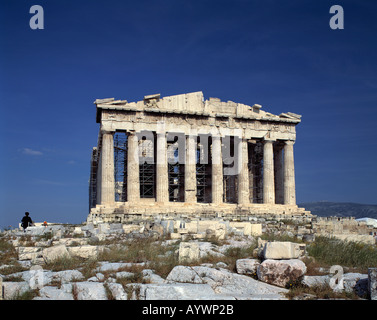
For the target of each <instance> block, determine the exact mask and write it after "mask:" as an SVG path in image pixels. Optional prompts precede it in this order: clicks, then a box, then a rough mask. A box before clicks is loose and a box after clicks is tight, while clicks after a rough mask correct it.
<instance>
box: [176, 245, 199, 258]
mask: <svg viewBox="0 0 377 320" xmlns="http://www.w3.org/2000/svg"><path fill="white" fill-rule="evenodd" d="M178 260H179V261H180V262H182V261H195V260H199V244H198V243H197V242H181V243H180V245H179V257H178Z"/></svg>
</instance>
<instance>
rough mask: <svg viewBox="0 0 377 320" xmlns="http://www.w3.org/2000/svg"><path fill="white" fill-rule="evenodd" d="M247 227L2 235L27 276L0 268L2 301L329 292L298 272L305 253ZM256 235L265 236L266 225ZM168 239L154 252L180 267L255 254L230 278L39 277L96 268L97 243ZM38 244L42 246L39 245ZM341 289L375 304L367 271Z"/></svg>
mask: <svg viewBox="0 0 377 320" xmlns="http://www.w3.org/2000/svg"><path fill="white" fill-rule="evenodd" d="M254 222H255V221H253V222H252V223H251V222H239V223H236V222H227V221H225V222H224V221H217V220H215V221H212V223H209V222H208V221H203V222H202V223H200V222H199V220H198V221H195V222H189V223H187V222H186V223H182V221H178V222H177V221H175V220H161V221H160V223H141V222H140V223H138V224H129V225H125V224H120V223H119V224H112V223H100V224H97V225H94V224H86V225H83V226H64V225H57V226H48V227H30V228H28V229H27V232H26V233H24V232H23V231H20V230H17V229H15V230H11V231H7V232H6V233H3V236H4V235H5V236H6V237H8V239H9V241H10V242H11V243H12V244H13V246H14V248H15V249H16V252H17V255H18V260H17V264H18V265H19V266H22V267H23V268H31V269H30V270H26V271H21V272H14V273H11V274H7V275H2V274H1V272H2V270H6V268H8V267H10V266H8V265H4V266H1V269H0V279H1V281H0V284H1V282H2V285H0V288H2V290H3V295H2V297H3V298H4V299H14V298H17V297H19V296H21V295H22V294H24V293H27V292H28V291H30V290H35V289H36V288H37V289H38V296H37V297H35V298H34V299H35V300H108V299H109V298H111V299H115V300H130V299H145V300H188V299H189V300H197V299H198V300H235V299H237V300H239V299H243V300H286V299H287V297H286V295H285V294H286V293H287V292H288V290H287V289H286V288H287V287H288V286H289V285H290V284H294V283H297V282H300V283H302V284H303V285H305V286H308V287H311V286H317V285H326V284H329V281H330V278H331V276H329V275H323V276H308V275H306V266H305V263H304V262H303V261H302V260H301V259H302V258H303V257H305V256H306V248H305V245H303V244H301V243H300V244H299V243H293V242H288V241H273V242H272V241H265V240H261V239H260V238H258V239H256V237H255V236H253V234H254V235H255V234H257V235H258V236H259V235H260V234H261V232H259V231H258V232H256V233H255V230H258V228H260V229H261V230H262V225H260V227H257V226H258V224H256V223H254ZM263 228H264V229H265V228H266V224H264V225H263ZM29 229H30V230H29ZM208 230H209V231H208ZM253 230H254V231H253ZM175 233H176V234H179V237H177V239H178V240H177V239H171V240H164V241H162V242H161V245H162V246H172V245H175V244H177V247H176V248H177V249H176V250H175V251H171V252H168V253H167V256H166V257H168V256H169V255H171V254H174V255H177V257H178V261H179V263H180V264H181V263H182V264H185V263H195V262H197V261H199V260H200V259H201V258H204V257H207V256H213V257H216V258H218V259H221V258H222V257H226V254H227V253H229V252H231V251H234V250H237V249H244V250H247V249H248V248H250V247H251V246H252V245H253V244H255V243H256V242H257V248H256V249H255V251H254V252H252V250H250V258H243V259H238V260H237V261H236V264H235V271H236V272H233V271H231V270H229V266H228V265H227V264H226V263H224V262H217V263H215V264H212V263H206V264H202V265H195V266H187V265H177V266H175V267H174V268H173V269H172V270H171V271H170V273H169V274H168V275H167V276H166V278H163V277H161V276H160V275H158V274H156V273H155V272H154V270H153V269H152V268H151V267H150V264H149V262H138V263H131V262H111V261H98V263H97V265H96V269H95V270H93V271H94V275H93V276H91V277H88V278H86V277H85V276H84V273H83V271H82V270H81V269H79V270H69V269H68V270H62V271H50V270H43V266H44V265H45V264H46V263H47V264H48V263H53V262H54V261H56V259H70V258H76V259H82V260H85V261H91V260H96V259H98V257H99V256H101V254H102V253H104V252H106V250H108V249H109V247H108V246H106V245H104V244H101V245H99V244H98V242H100V241H103V240H106V241H107V240H109V241H110V240H115V239H118V238H119V237H121V238H122V239H128V240H130V239H134V241H137V240H135V239H140V238H151V239H157V238H158V237H161V236H167V235H174V234H175ZM188 235H190V237H188ZM200 235H201V236H200ZM208 235H210V238H208ZM25 236H26V237H29V239H30V241H32V243H33V246H30V244H29V245H28V244H27V243H25V241H22V240H21V237H25ZM156 236H157V238H156ZM44 237H46V238H48V239H45V240H44V239H43V238H44ZM121 238H119V239H121ZM173 238H174V236H173ZM224 239H227V240H226V243H225V242H222V243H221V244H220V243H218V242H217V241H218V240H224ZM177 241H178V242H177ZM178 244H179V246H178ZM116 246H118V247H119V249H125V248H126V247H127V246H126V245H124V244H122V243H121V242H120V243H119V244H117V245H116ZM256 256H258V259H256V258H255V257H256ZM38 267H39V269H38ZM33 268H35V269H33ZM129 268H131V269H132V268H134V269H135V270H141V271H140V274H141V278H142V279H143V281H142V283H128V284H126V285H122V284H121V283H120V282H121V280H122V279H132V278H134V277H135V276H136V274H135V272H138V271H135V272H133V271H132V272H130V271H125V269H126V270H128V269H129ZM344 289H345V290H346V291H347V292H356V293H357V294H358V295H359V296H360V297H365V296H367V295H368V296H369V297H370V299H372V300H377V269H376V268H370V269H369V271H368V274H367V275H366V274H359V273H346V274H344ZM0 292H1V291H0ZM307 298H312V297H309V296H308V297H307Z"/></svg>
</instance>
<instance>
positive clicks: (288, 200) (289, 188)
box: [284, 140, 296, 205]
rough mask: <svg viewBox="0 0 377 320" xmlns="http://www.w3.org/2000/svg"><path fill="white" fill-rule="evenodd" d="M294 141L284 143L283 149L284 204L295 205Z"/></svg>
mask: <svg viewBox="0 0 377 320" xmlns="http://www.w3.org/2000/svg"><path fill="white" fill-rule="evenodd" d="M294 143H295V142H294V141H289V140H288V141H285V147H284V204H289V205H295V204H296V186H295V165H294V158H293V144H294Z"/></svg>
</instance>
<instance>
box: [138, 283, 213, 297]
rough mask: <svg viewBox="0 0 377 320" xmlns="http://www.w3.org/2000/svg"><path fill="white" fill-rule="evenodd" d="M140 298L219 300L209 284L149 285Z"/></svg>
mask: <svg viewBox="0 0 377 320" xmlns="http://www.w3.org/2000/svg"><path fill="white" fill-rule="evenodd" d="M143 287H144V288H143V290H142V291H143V292H141V294H140V296H141V297H144V299H145V300H218V299H219V297H218V295H216V294H215V292H214V291H213V289H212V288H211V286H209V285H207V284H191V283H179V284H172V283H171V284H162V285H156V284H147V285H143Z"/></svg>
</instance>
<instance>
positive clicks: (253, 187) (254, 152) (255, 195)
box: [248, 140, 263, 203]
mask: <svg viewBox="0 0 377 320" xmlns="http://www.w3.org/2000/svg"><path fill="white" fill-rule="evenodd" d="M248 146H249V147H248V154H249V163H248V167H249V177H250V181H249V184H250V189H249V190H250V203H263V141H262V140H253V141H252V142H251V143H249V144H248Z"/></svg>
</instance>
